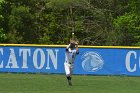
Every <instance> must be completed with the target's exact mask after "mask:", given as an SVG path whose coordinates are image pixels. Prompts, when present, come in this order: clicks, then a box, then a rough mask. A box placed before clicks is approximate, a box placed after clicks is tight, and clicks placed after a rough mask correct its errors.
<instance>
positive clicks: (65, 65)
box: [64, 63, 72, 86]
mask: <svg viewBox="0 0 140 93" xmlns="http://www.w3.org/2000/svg"><path fill="white" fill-rule="evenodd" d="M64 68H65V73H66V78H67V80H68V84H69V85H70V86H71V85H72V83H71V71H70V70H71V69H70V64H67V63H64Z"/></svg>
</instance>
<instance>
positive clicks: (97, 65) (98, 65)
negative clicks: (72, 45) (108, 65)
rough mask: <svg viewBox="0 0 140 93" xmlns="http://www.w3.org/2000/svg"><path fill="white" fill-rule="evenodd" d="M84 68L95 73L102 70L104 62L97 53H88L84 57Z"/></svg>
mask: <svg viewBox="0 0 140 93" xmlns="http://www.w3.org/2000/svg"><path fill="white" fill-rule="evenodd" d="M82 59H84V60H83V62H82V67H83V69H84V70H85V71H87V72H95V71H98V70H99V69H102V67H103V65H104V60H103V59H102V57H101V56H100V55H99V54H98V53H97V52H86V53H85V54H83V55H82Z"/></svg>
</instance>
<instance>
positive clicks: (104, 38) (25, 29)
mask: <svg viewBox="0 0 140 93" xmlns="http://www.w3.org/2000/svg"><path fill="white" fill-rule="evenodd" d="M139 10H140V7H139V2H138V0H125V1H120V0H76V1H75V0H5V1H4V2H1V4H0V28H1V29H2V31H1V32H2V33H4V34H5V35H6V37H7V38H6V40H4V41H3V42H5V43H39V44H66V43H68V42H69V39H70V38H71V33H72V32H74V33H75V36H76V37H77V38H78V40H79V42H80V44H82V45H138V43H139V28H140V27H139V14H140V13H139ZM128 38H129V39H128ZM1 40H2V39H1Z"/></svg>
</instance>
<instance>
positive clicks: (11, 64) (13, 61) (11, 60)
mask: <svg viewBox="0 0 140 93" xmlns="http://www.w3.org/2000/svg"><path fill="white" fill-rule="evenodd" d="M5 68H19V66H18V64H17V60H16V55H15V52H14V49H13V48H10V56H9V60H8V63H7V66H6V67H5Z"/></svg>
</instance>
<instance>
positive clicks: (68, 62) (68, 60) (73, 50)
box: [64, 43, 79, 86]
mask: <svg viewBox="0 0 140 93" xmlns="http://www.w3.org/2000/svg"><path fill="white" fill-rule="evenodd" d="M77 54H79V51H78V44H76V43H70V44H69V45H68V46H67V48H66V53H65V62H64V67H65V73H66V77H67V80H68V84H69V85H70V86H72V83H71V76H72V71H73V66H74V60H75V58H76V55H77Z"/></svg>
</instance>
